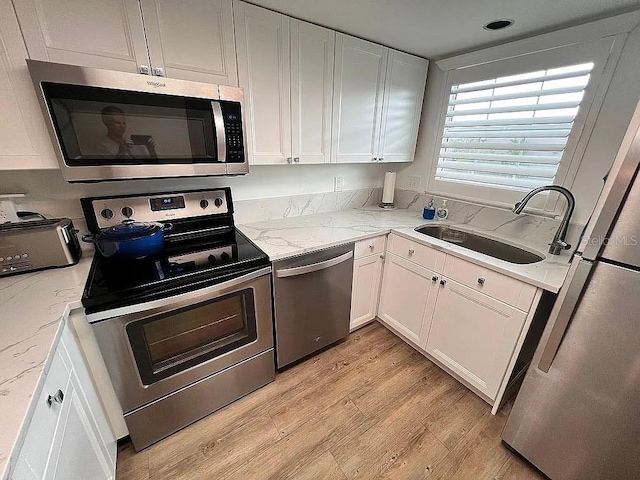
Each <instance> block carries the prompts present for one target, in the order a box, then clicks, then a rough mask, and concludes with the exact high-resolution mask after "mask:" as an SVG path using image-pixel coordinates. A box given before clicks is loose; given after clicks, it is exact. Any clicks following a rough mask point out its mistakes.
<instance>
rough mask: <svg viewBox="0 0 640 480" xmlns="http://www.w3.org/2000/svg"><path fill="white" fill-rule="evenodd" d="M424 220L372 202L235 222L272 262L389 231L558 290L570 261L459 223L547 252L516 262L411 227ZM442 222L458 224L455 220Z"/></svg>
mask: <svg viewBox="0 0 640 480" xmlns="http://www.w3.org/2000/svg"><path fill="white" fill-rule="evenodd" d="M427 223H428V224H437V223H438V222H434V221H429V220H424V219H423V218H422V216H421V214H420V212H417V211H414V210H407V209H397V210H381V209H379V208H376V207H373V208H357V209H351V210H341V211H337V212H329V213H321V214H316V215H307V216H303V217H292V218H283V219H278V220H269V221H265V222H256V223H250V224H246V225H238V228H239V229H240V230H241V231H242V232H243V233H244V234H245V235H246V236H247V237H249V238H250V239H251V240H252V241H253V242H254V243H255V244H256V245H257V246H258V247H260V248H261V249H262V250H263V251H264V252H265V253H267V255H269V259H270V260H271V261H277V260H282V259H284V258H288V257H293V256H296V255H301V254H304V253H308V252H313V251H315V250H319V249H322V248H329V247H333V246H336V245H341V244H345V243H350V242H354V241H358V240H362V239H366V238H370V237H375V236H378V235H384V234H387V233H389V232H391V231H393V232H394V233H397V234H398V235H401V236H403V237H407V238H410V239H411V240H414V241H417V242H419V243H422V244H424V245H428V246H431V247H433V248H436V249H438V250H442V251H444V252H446V253H448V254H451V255H455V256H457V257H461V258H464V259H466V260H469V261H470V262H473V263H476V264H478V265H482V266H484V267H487V268H489V269H491V270H495V271H497V272H500V273H503V274H505V275H509V276H511V277H514V278H517V279H519V280H522V281H524V282H526V283H529V284H531V285H535V286H536V287H540V288H543V289H545V290H548V291H551V292H554V293H555V292H558V290H560V287H561V286H562V283H563V282H564V279H565V277H566V275H567V271H568V269H569V265H568V261H569V259H570V257H571V255H570V253H569V252H564V253H563V254H562V255H560V256H553V255H549V254H548V253H546V248H547V247H546V244H545V245H540V244H537V245H536V244H531V243H530V241H528V240H527V239H521V240H517V239H514V238H512V237H508V236H504V235H500V234H497V233H496V232H495V231H494V230H488V229H487V230H485V229H481V228H478V227H473V226H471V225H468V224H464V225H462V224H459V225H458V226H460V227H461V228H463V229H465V230H468V231H475V232H481V233H483V234H484V235H487V236H489V237H490V238H494V239H497V240H502V241H504V242H505V243H509V244H512V245H516V246H521V247H524V248H525V249H526V250H533V251H535V252H536V253H539V254H541V255H542V256H545V257H546V258H545V260H543V261H541V262H538V263H533V264H528V265H517V264H513V263H509V262H505V261H503V260H499V259H497V258H493V257H490V256H488V255H484V254H482V253H478V252H474V251H472V250H469V249H466V248H464V247H460V246H457V245H454V244H451V243H448V242H445V241H443V240H439V239H437V238H433V237H429V236H427V235H423V234H421V233H418V232H416V231H414V228H415V227H417V226H420V225H424V224H427ZM441 223H442V222H441ZM444 223H448V224H449V225H456V224H455V223H454V222H444ZM527 242H529V243H527Z"/></svg>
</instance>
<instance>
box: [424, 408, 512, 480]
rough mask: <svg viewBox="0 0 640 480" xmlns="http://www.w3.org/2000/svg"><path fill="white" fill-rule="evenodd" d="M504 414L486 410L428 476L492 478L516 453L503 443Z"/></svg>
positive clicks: (464, 479) (446, 479)
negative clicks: (493, 413)
mask: <svg viewBox="0 0 640 480" xmlns="http://www.w3.org/2000/svg"><path fill="white" fill-rule="evenodd" d="M506 421H507V417H506V416H505V415H501V414H498V415H496V416H493V415H491V413H490V412H487V413H485V414H484V415H483V416H482V417H480V419H479V420H478V422H476V424H475V425H474V426H473V427H472V428H471V430H470V431H469V432H468V433H467V434H466V435H464V436H463V437H462V439H461V440H460V442H459V443H458V444H457V445H456V446H455V447H454V448H453V449H452V450H451V452H449V454H448V455H447V456H446V457H445V458H444V459H443V460H442V461H441V462H439V463H437V464H436V466H435V468H434V469H433V470H432V472H431V474H432V476H430V477H429V480H436V479H440V480H468V479H474V480H485V479H486V480H489V479H493V478H495V476H496V475H497V474H498V473H499V472H500V470H501V469H502V467H503V466H504V464H505V463H506V462H507V460H508V459H509V458H510V457H511V456H512V455H513V454H512V453H511V452H509V450H507V448H506V447H504V446H503V445H502V442H501V433H502V429H503V427H504V424H505V423H506Z"/></svg>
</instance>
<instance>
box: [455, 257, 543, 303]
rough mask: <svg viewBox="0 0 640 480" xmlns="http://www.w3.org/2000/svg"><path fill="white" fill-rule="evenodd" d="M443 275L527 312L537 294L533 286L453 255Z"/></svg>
mask: <svg viewBox="0 0 640 480" xmlns="http://www.w3.org/2000/svg"><path fill="white" fill-rule="evenodd" d="M443 274H444V275H445V276H446V277H449V278H451V279H453V280H456V281H458V282H460V283H462V284H463V285H466V286H467V287H469V288H472V289H474V290H476V291H478V292H482V293H484V294H486V295H489V296H490V297H493V298H495V299H497V300H500V301H501V302H504V303H506V304H508V305H512V306H514V307H516V308H518V309H520V310H523V311H525V312H526V311H529V308H531V302H532V301H533V297H534V296H535V294H536V287H534V286H533V285H529V284H528V283H524V282H521V281H520V280H516V279H515V278H511V277H508V276H507V275H503V274H501V273H498V272H494V271H493V270H490V269H488V268H486V267H483V266H481V265H476V264H475V263H471V262H468V261H466V260H463V259H461V258H458V257H454V256H453V255H447V259H446V261H445V266H444V272H443Z"/></svg>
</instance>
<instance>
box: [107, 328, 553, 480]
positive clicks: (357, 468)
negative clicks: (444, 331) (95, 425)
mask: <svg viewBox="0 0 640 480" xmlns="http://www.w3.org/2000/svg"><path fill="white" fill-rule="evenodd" d="M509 409H510V406H509V405H507V406H506V407H505V408H503V409H502V411H501V412H500V413H498V415H497V416H492V415H491V412H490V407H489V405H487V404H486V403H485V402H483V401H482V400H480V399H479V398H478V397H477V396H475V395H474V394H473V393H471V392H470V391H469V390H467V389H466V388H465V387H463V386H462V385H461V384H459V383H458V382H457V381H456V380H454V379H453V378H451V377H450V376H449V375H447V374H446V373H444V372H443V371H442V370H440V369H439V368H438V367H436V366H435V365H434V364H433V363H431V362H430V361H429V360H427V359H425V358H424V357H423V356H422V355H420V354H419V353H417V352H416V351H414V350H413V349H412V348H411V347H409V346H408V345H406V344H405V343H404V342H403V341H401V340H400V339H398V338H397V337H396V336H395V335H393V334H392V333H390V332H389V331H388V330H386V329H385V328H384V327H382V326H381V325H379V324H378V323H373V324H371V325H369V326H366V327H364V328H362V329H360V330H358V331H356V332H354V333H353V334H351V335H350V336H349V337H348V338H347V339H346V340H345V341H344V342H343V343H340V344H339V345H337V346H335V347H333V348H331V349H329V350H327V351H325V352H323V353H321V354H319V355H317V356H315V357H313V358H311V359H309V360H307V361H305V362H304V363H301V364H299V365H297V366H295V367H293V368H290V369H288V370H286V371H285V372H283V373H281V374H279V375H278V376H277V377H276V380H275V382H273V383H271V384H269V385H267V386H266V387H264V388H262V389H260V390H258V391H256V392H254V393H252V394H250V395H248V396H246V397H244V398H242V399H240V400H238V401H237V402H235V403H233V404H231V405H229V406H227V407H225V408H224V409H222V410H220V411H218V412H216V413H214V414H212V415H209V416H208V417H206V418H204V419H202V420H200V421H199V422H197V423H195V424H193V425H191V426H190V427H188V428H185V429H184V430H182V431H180V432H178V433H176V434H174V435H172V436H171V437H169V438H166V439H165V440H163V441H161V442H159V443H157V444H155V445H153V446H151V447H150V448H148V449H146V450H144V451H142V452H140V453H135V452H134V450H133V447H132V446H131V444H130V443H125V444H123V445H121V446H120V448H119V451H118V465H117V478H118V480H124V479H135V480H137V479H152V480H155V479H169V478H171V479H173V478H183V479H198V478H203V479H205V478H206V479H223V478H224V479H227V478H229V479H242V480H254V479H262V478H265V479H266V478H269V479H287V478H291V479H302V480H304V479H345V478H346V479H351V478H365V479H369V478H389V479H391V478H394V479H402V480H407V479H422V478H428V479H434V480H435V479H447V480H448V479H465V480H466V479H472V480H478V479H494V480H495V479H500V480H506V479H518V480H528V479H539V478H543V477H542V476H541V475H539V474H538V473H537V472H535V471H534V470H533V469H532V468H531V467H529V466H528V465H526V464H525V463H524V462H523V461H521V460H520V459H519V458H518V457H516V456H515V455H513V454H512V453H510V452H509V451H508V450H507V449H506V448H505V447H503V446H502V444H501V443H500V433H501V431H502V428H503V426H504V424H505V421H506V418H507V415H508V410H509Z"/></svg>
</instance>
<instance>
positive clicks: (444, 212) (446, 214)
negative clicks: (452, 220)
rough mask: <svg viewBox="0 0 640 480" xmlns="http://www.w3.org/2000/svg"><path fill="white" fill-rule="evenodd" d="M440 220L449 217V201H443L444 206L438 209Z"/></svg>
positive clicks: (437, 213) (437, 214)
mask: <svg viewBox="0 0 640 480" xmlns="http://www.w3.org/2000/svg"><path fill="white" fill-rule="evenodd" d="M436 216H437V217H438V220H446V219H447V218H449V209H448V208H447V201H446V200H443V201H442V206H441V207H440V208H439V209H438V210H437V211H436Z"/></svg>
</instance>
